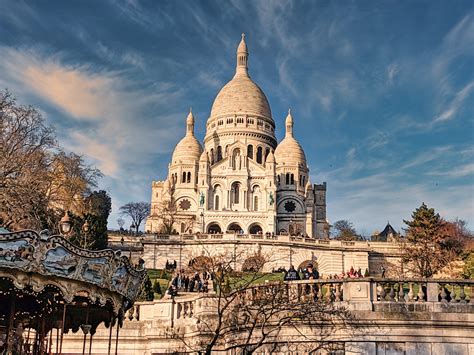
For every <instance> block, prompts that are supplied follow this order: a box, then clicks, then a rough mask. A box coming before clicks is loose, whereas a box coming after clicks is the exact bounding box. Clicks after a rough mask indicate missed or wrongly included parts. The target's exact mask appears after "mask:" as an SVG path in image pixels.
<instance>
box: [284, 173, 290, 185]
mask: <svg viewBox="0 0 474 355" xmlns="http://www.w3.org/2000/svg"><path fill="white" fill-rule="evenodd" d="M285 180H286V181H285V182H286V184H287V185H289V184H290V173H286V179H285Z"/></svg>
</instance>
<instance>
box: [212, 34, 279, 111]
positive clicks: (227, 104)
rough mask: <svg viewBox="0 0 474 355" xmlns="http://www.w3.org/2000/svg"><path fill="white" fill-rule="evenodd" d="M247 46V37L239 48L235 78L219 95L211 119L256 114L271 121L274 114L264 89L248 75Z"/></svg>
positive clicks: (213, 106) (243, 36)
mask: <svg viewBox="0 0 474 355" xmlns="http://www.w3.org/2000/svg"><path fill="white" fill-rule="evenodd" d="M248 57H249V53H248V50H247V44H246V43H245V35H244V34H242V40H241V41H240V44H239V46H238V48H237V67H236V70H235V76H234V77H233V78H232V80H231V81H229V82H228V83H227V84H226V85H225V86H224V87H223V88H222V89H221V91H220V92H219V93H218V94H217V96H216V98H215V100H214V103H213V104H212V109H211V116H210V117H211V118H212V117H216V116H223V115H231V116H232V115H234V114H254V115H258V116H263V117H266V118H269V119H271V117H272V113H271V110H270V105H269V104H268V100H267V98H266V96H265V94H264V93H263V91H262V89H260V88H259V87H258V85H257V84H255V83H254V82H253V81H252V79H250V77H249V74H248Z"/></svg>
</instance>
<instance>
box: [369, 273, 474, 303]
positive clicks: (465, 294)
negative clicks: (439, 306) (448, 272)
mask: <svg viewBox="0 0 474 355" xmlns="http://www.w3.org/2000/svg"><path fill="white" fill-rule="evenodd" d="M375 282H376V290H377V301H381V302H407V303H410V302H417V303H422V302H427V301H430V302H442V303H451V304H452V303H461V304H466V303H472V302H471V298H472V295H473V291H472V289H473V284H474V281H472V280H466V281H463V280H451V281H449V280H426V279H411V280H395V279H384V280H377V281H375Z"/></svg>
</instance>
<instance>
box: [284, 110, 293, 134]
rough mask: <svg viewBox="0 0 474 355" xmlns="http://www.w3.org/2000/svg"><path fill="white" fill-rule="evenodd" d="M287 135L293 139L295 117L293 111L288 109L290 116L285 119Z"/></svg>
mask: <svg viewBox="0 0 474 355" xmlns="http://www.w3.org/2000/svg"><path fill="white" fill-rule="evenodd" d="M285 127H286V134H285V137H293V116H292V115H291V109H288V115H287V116H286V119H285Z"/></svg>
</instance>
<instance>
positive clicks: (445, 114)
mask: <svg viewBox="0 0 474 355" xmlns="http://www.w3.org/2000/svg"><path fill="white" fill-rule="evenodd" d="M473 89H474V80H473V81H471V82H470V83H468V84H467V85H466V86H464V87H463V88H462V89H461V90H459V91H458V92H457V93H456V95H454V98H453V99H452V100H451V102H450V103H449V104H448V107H447V108H445V109H444V110H443V111H442V112H441V113H440V114H439V115H438V116H436V117H435V118H434V120H433V123H437V122H444V121H448V120H451V119H453V118H454V117H455V116H456V114H457V113H458V111H459V110H460V109H461V108H462V106H463V104H464V101H465V100H466V99H467V98H468V97H469V96H470V95H471V92H472V91H473Z"/></svg>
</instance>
